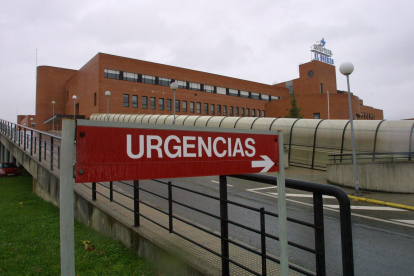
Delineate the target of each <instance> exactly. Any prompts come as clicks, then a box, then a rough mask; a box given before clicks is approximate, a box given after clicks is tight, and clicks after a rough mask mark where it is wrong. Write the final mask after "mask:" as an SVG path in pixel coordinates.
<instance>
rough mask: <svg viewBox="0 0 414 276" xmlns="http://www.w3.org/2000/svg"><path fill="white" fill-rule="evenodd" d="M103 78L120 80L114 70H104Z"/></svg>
mask: <svg viewBox="0 0 414 276" xmlns="http://www.w3.org/2000/svg"><path fill="white" fill-rule="evenodd" d="M104 74H105V78H108V79H116V80H119V79H120V72H119V71H116V70H110V69H105V70H104Z"/></svg>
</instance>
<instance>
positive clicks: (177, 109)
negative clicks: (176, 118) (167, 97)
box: [175, 100, 180, 112]
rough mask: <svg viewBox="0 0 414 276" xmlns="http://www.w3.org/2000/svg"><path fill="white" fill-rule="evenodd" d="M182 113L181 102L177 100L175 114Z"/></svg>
mask: <svg viewBox="0 0 414 276" xmlns="http://www.w3.org/2000/svg"><path fill="white" fill-rule="evenodd" d="M178 111H180V101H179V100H175V112H178Z"/></svg>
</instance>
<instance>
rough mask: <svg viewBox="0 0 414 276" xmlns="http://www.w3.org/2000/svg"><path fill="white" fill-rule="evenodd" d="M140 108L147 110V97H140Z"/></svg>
mask: <svg viewBox="0 0 414 276" xmlns="http://www.w3.org/2000/svg"><path fill="white" fill-rule="evenodd" d="M142 108H144V109H147V108H148V97H147V96H142Z"/></svg>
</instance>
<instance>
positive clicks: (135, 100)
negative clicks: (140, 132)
mask: <svg viewBox="0 0 414 276" xmlns="http://www.w3.org/2000/svg"><path fill="white" fill-rule="evenodd" d="M132 107H134V108H137V107H138V96H137V95H132Z"/></svg>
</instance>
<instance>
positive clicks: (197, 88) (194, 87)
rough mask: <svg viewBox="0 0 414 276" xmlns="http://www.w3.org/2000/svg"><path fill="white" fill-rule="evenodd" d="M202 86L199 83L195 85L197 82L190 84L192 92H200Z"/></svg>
mask: <svg viewBox="0 0 414 276" xmlns="http://www.w3.org/2000/svg"><path fill="white" fill-rule="evenodd" d="M200 88H201V87H200V84H199V83H195V82H190V89H191V90H198V91H200Z"/></svg>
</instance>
